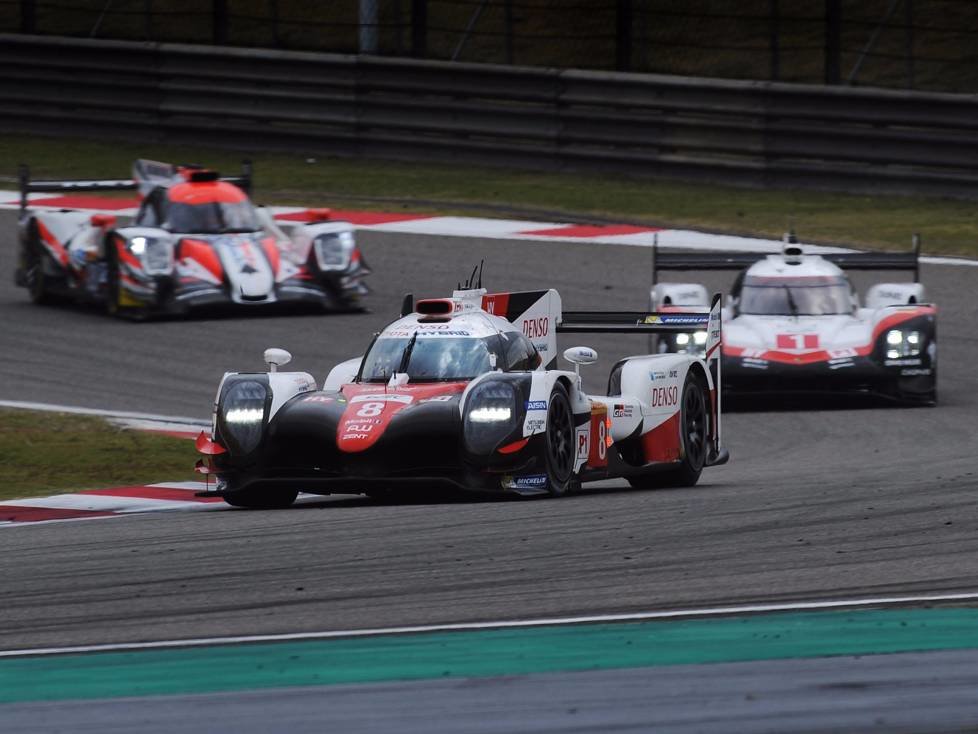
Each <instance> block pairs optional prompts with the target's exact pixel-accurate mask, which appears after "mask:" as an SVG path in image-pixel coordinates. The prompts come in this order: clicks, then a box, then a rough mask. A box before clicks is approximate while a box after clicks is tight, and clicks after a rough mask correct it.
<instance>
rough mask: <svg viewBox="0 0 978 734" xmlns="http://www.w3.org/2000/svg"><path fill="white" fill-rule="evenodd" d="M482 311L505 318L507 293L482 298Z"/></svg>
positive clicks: (507, 304)
mask: <svg viewBox="0 0 978 734" xmlns="http://www.w3.org/2000/svg"><path fill="white" fill-rule="evenodd" d="M482 310H483V311H485V312H486V313H491V314H494V315H496V316H500V317H502V318H506V313H507V311H508V310H509V293H490V294H488V295H485V296H483V297H482Z"/></svg>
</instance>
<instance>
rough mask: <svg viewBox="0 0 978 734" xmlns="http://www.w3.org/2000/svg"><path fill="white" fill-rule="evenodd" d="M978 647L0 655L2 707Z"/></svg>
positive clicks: (845, 624)
mask: <svg viewBox="0 0 978 734" xmlns="http://www.w3.org/2000/svg"><path fill="white" fill-rule="evenodd" d="M963 648H978V609H971V608H935V609H886V610H857V611H831V612H805V613H790V614H788V613H779V614H764V615H752V616H740V617H724V618H716V619H695V620H684V621H678V620H673V621H646V622H634V623H615V624H583V625H562V626H549V627H520V628H507V629H494V630H476V631H458V632H429V633H414V634H404V635H381V636H371V637H359V638H356V637H353V638H337V639H325V640H306V641H292V642H264V643H252V644H242V645H224V646H222V645H214V646H207V647H188V648H173V649H165V650H161V649H155V650H140V651H131V652H101V653H84V654H67V655H48V656H37V657H25V658H6V659H0V703H10V702H17V701H54V700H67V699H93V698H112V697H121V696H162V695H171V694H187V693H210V692H217V691H240V690H247V689H262V688H285V687H292V686H315V685H333V684H341V683H371V682H381V681H393V680H421V679H431V678H443V677H489V676H503V675H506V676H510V675H526V674H530V673H551V672H562V671H582V670H601V669H612V668H637V667H649V666H660V665H681V664H689V663H721V662H736V661H747V660H775V659H784V658H811V657H823V656H833V655H869V654H879V653H894V652H912V651H928V650H948V649H963Z"/></svg>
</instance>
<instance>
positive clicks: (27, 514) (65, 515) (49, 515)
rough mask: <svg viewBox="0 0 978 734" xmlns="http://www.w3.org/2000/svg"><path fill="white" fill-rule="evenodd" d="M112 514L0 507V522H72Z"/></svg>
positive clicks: (92, 511) (94, 511)
mask: <svg viewBox="0 0 978 734" xmlns="http://www.w3.org/2000/svg"><path fill="white" fill-rule="evenodd" d="M115 514H116V513H114V512H105V511H102V510H62V509H57V508H52V507H20V506H19V505H0V522H3V521H7V522H41V521H43V520H74V519H76V518H80V517H109V516H111V515H115Z"/></svg>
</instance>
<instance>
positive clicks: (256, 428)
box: [220, 380, 268, 454]
mask: <svg viewBox="0 0 978 734" xmlns="http://www.w3.org/2000/svg"><path fill="white" fill-rule="evenodd" d="M267 396H268V390H267V389H266V387H265V385H263V384H262V383H260V382H258V381H256V380H242V381H241V382H236V383H234V384H233V385H232V386H231V387H230V388H229V389H228V391H227V392H226V393H225V395H224V400H223V401H222V403H221V413H220V414H221V423H222V426H221V427H222V428H223V430H222V431H221V433H222V436H223V437H224V438H225V439H227V441H228V443H229V448H230V449H231V451H232V453H237V454H250V453H251V452H252V451H254V450H255V449H256V448H257V447H258V444H259V442H260V441H261V434H262V426H263V424H264V422H265V399H266V397H267Z"/></svg>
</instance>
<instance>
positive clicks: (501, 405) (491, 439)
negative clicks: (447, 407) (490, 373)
mask: <svg viewBox="0 0 978 734" xmlns="http://www.w3.org/2000/svg"><path fill="white" fill-rule="evenodd" d="M517 413H518V411H517V405H516V390H515V389H514V388H513V386H512V385H510V384H509V383H508V382H500V381H498V380H488V381H486V382H483V383H481V384H479V385H477V386H476V387H474V388H473V389H472V392H471V393H469V397H468V400H467V401H466V404H465V421H464V427H463V430H464V433H465V443H466V444H467V445H468V447H469V450H470V451H472V452H473V453H476V454H490V453H492V452H493V450H494V449H495V448H496V446H498V445H499V443H500V442H501V441H502V440H503V439H505V438H506V437H507V436H508V435H509V434H510V433H512V432H513V430H514V429H515V428H516V422H517V418H518V416H517Z"/></svg>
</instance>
